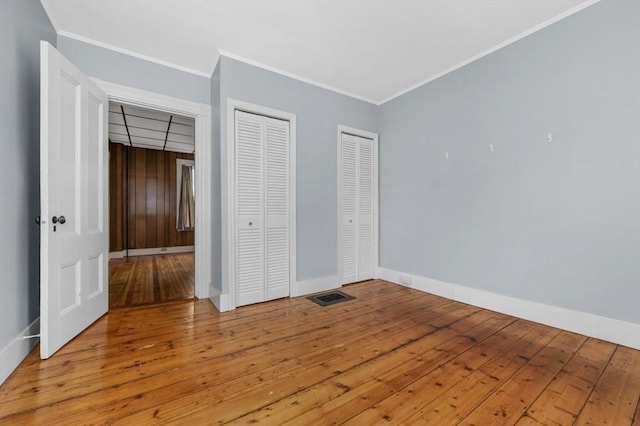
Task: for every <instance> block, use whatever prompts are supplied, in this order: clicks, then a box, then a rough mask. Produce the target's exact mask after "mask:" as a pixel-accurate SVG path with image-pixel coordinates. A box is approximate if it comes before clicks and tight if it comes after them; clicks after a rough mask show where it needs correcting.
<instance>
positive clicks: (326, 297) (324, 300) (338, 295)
mask: <svg viewBox="0 0 640 426" xmlns="http://www.w3.org/2000/svg"><path fill="white" fill-rule="evenodd" d="M307 299H309V300H311V301H312V302H314V303H317V304H318V305H320V306H329V305H335V304H336V303H340V302H346V301H347V300H352V299H355V297H353V296H350V295H348V294H346V293H343V292H341V291H331V292H328V293H322V294H316V295H314V296H309V297H307Z"/></svg>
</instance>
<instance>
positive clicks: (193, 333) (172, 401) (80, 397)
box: [0, 281, 640, 426]
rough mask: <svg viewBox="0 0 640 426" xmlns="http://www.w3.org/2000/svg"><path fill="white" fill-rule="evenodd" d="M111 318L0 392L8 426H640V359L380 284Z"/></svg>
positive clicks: (170, 306) (128, 311)
mask: <svg viewBox="0 0 640 426" xmlns="http://www.w3.org/2000/svg"><path fill="white" fill-rule="evenodd" d="M343 291H345V292H347V293H349V294H351V295H353V296H355V297H356V299H355V300H352V301H348V302H344V303H340V304H336V305H332V306H328V307H320V306H318V305H316V304H314V303H312V302H310V301H309V300H307V299H306V298H303V297H301V298H295V299H281V300H277V301H273V302H269V303H262V304H257V305H252V306H246V307H243V308H239V309H237V310H235V311H233V312H227V313H222V314H220V313H218V312H217V311H216V310H215V308H214V307H213V306H212V305H211V303H210V302H209V301H208V300H200V301H193V300H192V301H187V302H173V303H165V304H161V305H150V306H142V307H136V308H123V309H117V310H114V311H112V312H110V313H108V314H107V315H106V316H104V317H103V318H101V319H100V320H99V321H98V322H96V323H95V324H94V325H93V326H91V327H90V328H89V329H88V330H86V331H85V332H84V333H82V334H81V335H80V336H79V337H77V338H76V339H74V340H73V341H72V342H71V343H69V344H68V345H67V346H66V347H64V348H63V349H61V350H60V352H59V353H57V354H56V355H54V356H53V357H52V358H51V359H49V360H45V361H41V360H40V359H39V357H38V352H37V350H35V351H34V352H33V353H31V354H30V355H29V357H28V358H27V359H26V360H25V362H24V363H23V364H22V365H21V366H20V367H19V368H18V369H17V371H16V372H15V373H14V374H13V375H12V376H11V377H10V378H9V379H8V380H7V381H6V382H5V384H4V385H3V386H2V387H1V388H0V424H38V425H40V424H48V425H49V424H51V425H79V424H100V425H102V424H115V425H119V424H124V425H129V424H131V425H144V424H170V425H171V424H190V425H205V424H248V423H258V424H265V425H281V424H290V425H317V424H349V425H371V424H416V425H452V424H475V425H514V424H516V425H519V426H522V425H569V424H577V425H589V424H590V425H605V424H606V425H616V426H620V425H639V424H640V419H639V418H638V416H640V407H639V400H640V351H637V350H633V349H629V348H626V347H623V346H618V345H615V344H612V343H607V342H603V341H600V340H596V339H592V338H587V337H584V336H581V335H578V334H574V333H569V332H566V331H562V330H559V329H555V328H551V327H547V326H543V325H540V324H535V323H532V322H528V321H524V320H520V319H517V318H513V317H510V316H507V315H502V314H499V313H495V312H491V311H487V310H484V309H480V308H476V307H473V306H469V305H465V304H462V303H458V302H453V301H450V300H447V299H443V298H440V297H436V296H433V295H430V294H425V293H422V292H419V291H416V290H412V289H409V288H405V287H401V286H396V285H393V284H390V283H387V282H384V281H369V282H363V283H358V284H354V285H350V286H346V287H344V288H343Z"/></svg>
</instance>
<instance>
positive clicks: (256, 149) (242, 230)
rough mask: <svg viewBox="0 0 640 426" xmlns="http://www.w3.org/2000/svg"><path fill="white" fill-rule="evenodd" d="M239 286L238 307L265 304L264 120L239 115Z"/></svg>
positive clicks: (237, 196)
mask: <svg viewBox="0 0 640 426" xmlns="http://www.w3.org/2000/svg"><path fill="white" fill-rule="evenodd" d="M235 125H236V131H235V134H236V139H235V146H236V176H235V179H236V235H235V238H236V283H237V292H238V301H237V302H238V303H237V304H238V306H241V305H248V304H250V303H256V302H262V301H264V300H265V296H266V292H265V286H264V266H265V262H264V257H265V256H264V251H265V250H264V228H263V216H264V205H263V198H264V194H263V188H264V178H263V174H264V173H263V148H264V144H263V134H264V121H263V119H262V117H261V116H258V115H253V114H247V113H244V112H240V111H236V116H235Z"/></svg>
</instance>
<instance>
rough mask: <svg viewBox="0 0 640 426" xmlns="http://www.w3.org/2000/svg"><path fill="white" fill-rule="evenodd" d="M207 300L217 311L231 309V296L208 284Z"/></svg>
mask: <svg viewBox="0 0 640 426" xmlns="http://www.w3.org/2000/svg"><path fill="white" fill-rule="evenodd" d="M209 300H211V303H213V305H214V306H215V307H216V309H217V310H218V311H219V312H227V311H231V310H232V308H231V298H230V297H229V295H228V294H221V293H220V290H218V289H217V288H215V287H213V286H209Z"/></svg>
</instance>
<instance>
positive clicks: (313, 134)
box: [220, 57, 378, 293]
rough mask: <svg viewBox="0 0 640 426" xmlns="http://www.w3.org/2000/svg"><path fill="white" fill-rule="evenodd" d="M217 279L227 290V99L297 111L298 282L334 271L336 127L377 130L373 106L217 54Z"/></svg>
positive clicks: (327, 274)
mask: <svg viewBox="0 0 640 426" xmlns="http://www.w3.org/2000/svg"><path fill="white" fill-rule="evenodd" d="M220 67H221V69H220V123H221V126H220V135H221V140H222V144H221V158H220V160H221V163H220V164H221V166H220V170H221V188H222V206H223V208H222V214H221V222H222V229H221V230H222V247H223V249H222V283H223V291H224V292H225V293H228V280H227V274H228V267H226V265H228V258H227V251H226V250H225V249H224V248H225V247H226V244H227V232H226V226H227V208H226V206H227V201H226V200H228V194H227V188H226V185H227V180H226V178H225V176H226V170H227V168H226V161H227V151H226V140H227V110H226V108H227V99H228V98H232V99H236V100H241V101H245V102H251V103H254V104H258V105H261V106H265V107H270V108H275V109H278V110H281V111H286V112H291V113H294V114H296V125H297V140H296V143H297V146H296V147H297V158H296V167H297V171H296V175H297V193H296V196H297V205H296V209H297V245H298V247H297V248H298V250H297V273H298V281H301V280H307V279H311V278H320V277H326V276H331V275H336V274H337V271H338V266H337V232H338V231H337V226H338V225H337V214H338V213H337V208H338V207H337V185H338V183H337V151H336V150H337V141H336V138H337V126H338V124H344V125H347V126H351V127H356V128H360V129H363V130H368V131H372V132H377V131H378V122H377V120H376V117H377V110H376V107H375V106H374V105H371V104H368V103H366V102H363V101H359V100H356V99H353V98H350V97H347V96H343V95H340V94H337V93H335V92H331V91H328V90H326V89H322V88H319V87H317V86H313V85H310V84H307V83H303V82H301V81H298V80H293V79H291V78H287V77H284V76H282V75H280V74H276V73H273V72H269V71H265V70H263V69H260V68H257V67H254V66H251V65H247V64H245V63H242V62H238V61H236V60H233V59H230V58H227V57H222V58H221V59H220Z"/></svg>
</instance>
